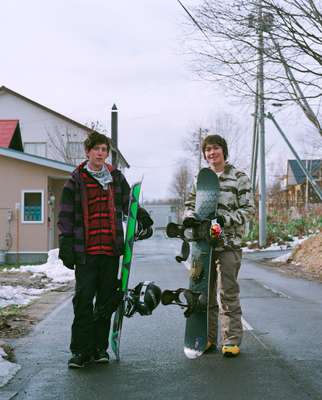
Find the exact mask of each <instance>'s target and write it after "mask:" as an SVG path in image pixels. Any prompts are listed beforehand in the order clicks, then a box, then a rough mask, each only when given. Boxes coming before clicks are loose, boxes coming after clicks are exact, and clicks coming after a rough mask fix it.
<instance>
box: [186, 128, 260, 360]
mask: <svg viewBox="0 0 322 400" xmlns="http://www.w3.org/2000/svg"><path fill="white" fill-rule="evenodd" d="M202 151H203V155H204V158H205V160H206V161H207V162H208V164H209V167H210V168H211V169H212V170H213V171H214V172H215V173H216V174H217V175H218V178H219V183H220V194H219V202H218V211H217V222H218V223H219V224H220V225H221V228H222V229H223V231H224V238H225V240H224V242H220V244H219V245H218V246H216V248H215V251H214V252H213V260H212V267H211V271H210V288H211V290H210V292H209V314H208V351H213V350H215V349H216V348H217V331H218V312H219V306H218V303H217V288H218V289H219V293H220V303H221V307H220V317H221V326H222V342H223V343H222V344H223V347H222V353H223V354H224V355H225V356H236V355H238V354H239V353H240V349H239V346H240V344H241V340H242V333H243V328H242V322H241V315H242V312H241V307H240V300H239V285H238V282H237V276H238V272H239V269H240V265H241V257H242V251H241V249H240V244H241V238H242V235H243V232H244V228H245V224H246V222H247V221H249V220H250V219H251V218H252V217H253V215H254V212H255V207H254V199H253V195H252V191H251V185H250V181H249V178H248V177H247V175H246V174H245V173H244V172H242V171H239V170H238V169H236V168H235V167H234V166H233V165H231V164H229V163H228V162H227V158H228V148H227V143H226V141H225V139H224V138H222V137H221V136H219V135H209V136H207V137H206V138H205V140H204V142H203V145H202ZM195 200H196V185H195V184H194V185H193V187H192V190H191V192H190V193H189V196H188V200H187V201H186V203H185V214H184V217H185V218H193V217H194V210H195Z"/></svg>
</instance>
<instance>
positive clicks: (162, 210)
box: [144, 204, 177, 229]
mask: <svg viewBox="0 0 322 400" xmlns="http://www.w3.org/2000/svg"><path fill="white" fill-rule="evenodd" d="M144 208H145V209H146V210H147V211H148V212H149V213H150V215H151V217H152V219H153V221H154V225H153V227H154V228H155V229H165V228H166V226H167V224H168V223H169V222H176V221H177V216H176V212H175V208H174V206H171V205H170V204H147V205H144Z"/></svg>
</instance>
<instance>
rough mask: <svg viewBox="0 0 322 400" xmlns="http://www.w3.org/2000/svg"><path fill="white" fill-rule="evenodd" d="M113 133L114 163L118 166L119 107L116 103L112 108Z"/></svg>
mask: <svg viewBox="0 0 322 400" xmlns="http://www.w3.org/2000/svg"><path fill="white" fill-rule="evenodd" d="M111 133H112V144H113V147H114V149H111V151H112V165H113V166H114V167H117V164H118V159H117V148H118V137H117V136H118V109H117V107H116V105H115V104H113V107H112V110H111Z"/></svg>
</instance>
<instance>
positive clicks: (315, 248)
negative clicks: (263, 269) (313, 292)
mask: <svg viewBox="0 0 322 400" xmlns="http://www.w3.org/2000/svg"><path fill="white" fill-rule="evenodd" d="M263 262H264V264H266V265H269V266H270V267H272V268H274V269H276V270H278V271H279V272H281V273H284V274H287V275H289V276H294V277H297V278H303V279H308V280H311V281H318V282H321V283H322V233H319V234H318V235H315V236H312V237H310V238H308V239H306V240H305V241H303V242H302V243H301V244H299V245H297V246H296V247H295V248H294V250H293V251H292V253H291V255H290V257H289V258H288V259H287V261H285V262H273V261H272V260H265V261H263Z"/></svg>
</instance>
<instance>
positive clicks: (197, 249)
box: [184, 168, 219, 358]
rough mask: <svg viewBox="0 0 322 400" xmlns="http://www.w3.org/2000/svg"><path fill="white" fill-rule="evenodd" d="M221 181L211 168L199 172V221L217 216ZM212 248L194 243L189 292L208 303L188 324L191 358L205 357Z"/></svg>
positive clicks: (186, 343) (186, 346) (202, 242)
mask: <svg viewBox="0 0 322 400" xmlns="http://www.w3.org/2000/svg"><path fill="white" fill-rule="evenodd" d="M218 197H219V180H218V177H217V175H216V174H215V173H214V172H213V171H212V170H211V169H210V168H203V169H201V170H200V172H199V174H198V178H197V193H196V206H195V213H196V216H197V218H198V219H200V220H205V219H213V218H214V216H215V214H216V212H217V205H218ZM211 258H212V247H211V246H210V245H209V242H208V241H207V240H206V239H204V240H197V241H192V243H191V259H192V270H191V271H194V277H190V281H189V289H191V290H192V291H193V292H200V293H201V295H202V296H203V297H204V298H205V299H206V301H205V304H206V307H204V309H203V310H200V311H197V312H194V313H192V314H191V315H190V316H189V317H188V318H187V321H186V330H185V339H184V353H185V355H186V356H187V357H188V358H197V357H199V356H201V355H202V354H203V352H204V351H205V350H206V348H207V342H208V306H207V304H208V290H209V276H210V266H211Z"/></svg>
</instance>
